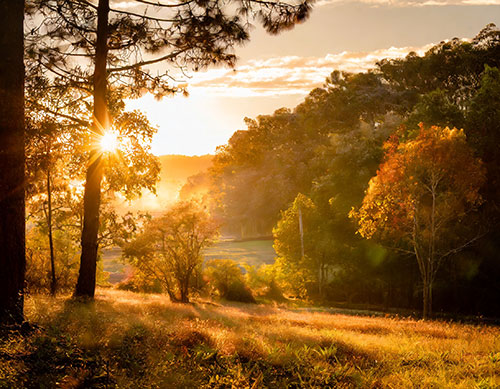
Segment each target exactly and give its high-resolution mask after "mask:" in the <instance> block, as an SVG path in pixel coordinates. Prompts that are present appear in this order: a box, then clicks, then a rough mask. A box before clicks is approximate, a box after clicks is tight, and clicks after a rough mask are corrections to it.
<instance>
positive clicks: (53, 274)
mask: <svg viewBox="0 0 500 389" xmlns="http://www.w3.org/2000/svg"><path fill="white" fill-rule="evenodd" d="M47 203H48V204H47V208H48V210H47V226H48V227H49V248H50V273H51V282H50V294H51V295H52V296H55V295H56V288H57V286H56V285H57V280H56V264H55V262H56V261H55V253H54V237H53V235H52V185H51V182H50V168H49V169H48V170H47Z"/></svg>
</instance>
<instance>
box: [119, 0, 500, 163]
mask: <svg viewBox="0 0 500 389" xmlns="http://www.w3.org/2000/svg"><path fill="white" fill-rule="evenodd" d="M488 23H495V24H496V25H497V26H500V0H462V1H460V0H430V1H419V0H415V1H396V0H394V1H391V0H365V1H340V0H320V1H318V2H317V3H316V6H315V8H314V10H313V13H312V15H311V17H310V18H309V20H307V21H306V22H305V23H303V24H301V25H299V26H297V27H296V28H295V29H294V30H292V31H287V32H284V33H282V34H280V35H278V36H270V35H268V34H266V33H265V32H264V31H263V30H262V29H261V28H259V27H256V28H255V29H254V30H253V31H252V34H251V41H250V42H249V43H248V44H247V45H245V46H244V47H240V48H238V49H237V51H236V54H237V55H238V57H239V58H240V60H239V62H238V63H237V66H236V71H233V70H230V69H224V68H218V69H210V70H208V71H205V72H198V73H193V74H191V76H192V77H191V78H190V79H185V81H186V82H187V83H188V85H189V88H188V89H189V92H190V97H188V98H184V97H181V96H177V97H171V98H165V99H163V100H162V101H160V102H157V101H155V100H154V99H153V98H152V97H151V96H144V97H143V98H142V99H140V100H135V101H131V102H129V104H128V106H129V108H134V109H135V108H138V109H141V110H143V111H144V112H145V113H146V114H147V115H148V117H149V119H150V121H151V122H152V123H153V124H155V125H156V126H157V127H158V128H159V131H158V134H157V135H156V136H155V138H154V142H153V151H154V153H155V154H157V155H163V154H186V155H200V154H207V153H213V152H214V150H215V148H216V146H218V145H221V144H224V143H226V142H227V140H228V139H229V137H230V136H231V135H232V133H233V132H234V131H236V130H239V129H245V126H244V123H243V118H244V117H245V116H248V117H255V116H257V115H260V114H271V113H273V112H274V111H275V110H276V109H278V108H281V107H290V108H293V107H294V106H295V105H297V104H298V103H299V102H301V101H302V100H303V98H304V97H305V95H306V94H307V93H308V92H309V91H310V90H311V89H313V88H314V87H317V86H321V85H322V83H323V81H324V79H325V77H327V76H328V75H329V74H330V73H331V71H332V70H334V69H342V70H351V71H357V70H361V69H367V68H368V67H370V66H371V65H372V64H373V63H375V61H376V60H377V59H381V58H384V57H396V56H399V57H401V56H404V55H405V54H406V53H407V52H409V51H411V50H415V51H417V52H420V53H423V52H425V50H426V49H427V48H429V47H430V46H431V45H432V44H435V43H439V42H440V41H442V40H445V39H451V38H454V37H458V38H472V37H474V36H475V35H476V34H477V33H478V32H479V31H480V30H481V29H482V28H483V27H484V26H485V25H486V24H488Z"/></svg>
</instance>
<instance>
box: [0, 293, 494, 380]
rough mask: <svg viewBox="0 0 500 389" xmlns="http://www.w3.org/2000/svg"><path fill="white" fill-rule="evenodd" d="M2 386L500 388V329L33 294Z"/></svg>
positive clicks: (6, 338)
mask: <svg viewBox="0 0 500 389" xmlns="http://www.w3.org/2000/svg"><path fill="white" fill-rule="evenodd" d="M26 312H27V317H28V319H29V320H30V322H31V323H33V324H36V325H37V327H35V329H33V330H31V332H29V333H28V334H24V335H21V334H19V333H17V332H4V333H3V334H2V335H1V336H0V387H2V388H22V387H33V388H39V387H40V388H55V387H61V388H87V387H95V388H113V387H118V388H150V387H151V388H204V387H205V388H230V387H234V388H264V387H271V388H285V387H290V388H312V387H316V388H327V387H331V388H356V387H358V388H381V387H384V388H385V387H387V388H412V387H414V388H495V387H499V386H500V329H499V328H496V327H488V326H472V325H462V324H451V323H445V322H432V321H430V322H422V321H415V320H410V319H399V318H383V317H377V318H375V317H362V316H350V315H340V314H328V313H308V312H301V313H299V312H296V311H293V310H291V309H287V308H280V307H272V306H258V305H237V304H230V305H229V304H224V305H220V304H218V303H213V302H202V301H198V302H196V303H194V304H191V305H178V304H172V303H170V302H169V301H168V299H167V298H166V297H164V296H160V295H140V294H134V293H131V292H122V291H115V290H103V289H101V290H98V293H97V298H96V301H95V302H93V303H81V302H75V301H72V300H68V299H66V298H62V297H61V298H57V299H53V298H50V297H46V296H35V297H32V298H29V299H28V301H27V304H26Z"/></svg>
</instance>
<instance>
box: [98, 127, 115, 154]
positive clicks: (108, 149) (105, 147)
mask: <svg viewBox="0 0 500 389" xmlns="http://www.w3.org/2000/svg"><path fill="white" fill-rule="evenodd" d="M99 144H100V147H101V151H102V152H103V153H114V152H115V151H116V150H117V149H118V134H117V133H115V132H113V131H107V132H105V133H104V134H103V135H102V137H101V141H100V142H99Z"/></svg>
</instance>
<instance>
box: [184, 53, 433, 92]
mask: <svg viewBox="0 0 500 389" xmlns="http://www.w3.org/2000/svg"><path fill="white" fill-rule="evenodd" d="M432 46H433V45H432V44H429V45H426V46H424V47H419V48H415V47H399V48H397V47H390V48H388V49H380V50H376V51H373V52H349V51H344V52H342V53H338V54H327V55H325V56H323V57H297V56H285V57H273V58H267V59H261V60H250V61H248V62H247V63H246V64H244V65H241V66H239V67H237V68H236V69H235V70H232V69H211V70H207V71H205V72H199V73H195V74H194V75H193V78H192V79H191V81H190V82H189V83H188V85H189V86H188V89H189V91H190V93H191V94H197V95H198V94H211V95H217V96H228V97H229V96H231V97H256V96H282V95H306V94H307V93H309V92H310V91H311V90H312V89H314V88H315V87H319V86H321V85H323V83H324V81H325V78H326V77H328V76H329V75H330V73H331V72H332V71H333V70H336V69H337V70H342V71H348V72H361V71H366V70H368V69H371V68H373V66H374V65H375V63H376V62H377V61H378V60H380V59H383V58H403V57H405V56H406V55H407V54H408V53H409V52H410V51H415V52H416V53H418V54H420V55H421V54H423V53H425V51H427V50H428V49H429V48H431V47H432Z"/></svg>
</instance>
